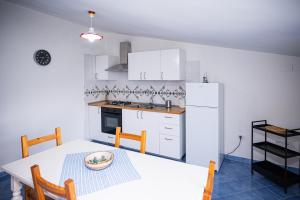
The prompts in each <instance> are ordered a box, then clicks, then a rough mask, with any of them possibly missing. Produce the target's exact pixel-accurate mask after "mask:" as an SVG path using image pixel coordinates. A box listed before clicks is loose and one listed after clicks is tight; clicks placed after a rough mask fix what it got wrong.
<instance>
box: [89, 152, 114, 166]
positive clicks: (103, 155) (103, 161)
mask: <svg viewBox="0 0 300 200" xmlns="http://www.w3.org/2000/svg"><path fill="white" fill-rule="evenodd" d="M113 160H114V154H113V153H112V152H110V151H97V152H94V153H91V154H88V155H87V156H85V158H84V163H85V166H86V167H88V168H89V169H92V170H101V169H105V168H107V167H108V166H109V165H110V164H111V163H112V162H113Z"/></svg>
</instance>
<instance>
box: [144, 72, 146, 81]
mask: <svg viewBox="0 0 300 200" xmlns="http://www.w3.org/2000/svg"><path fill="white" fill-rule="evenodd" d="M144 80H146V72H144Z"/></svg>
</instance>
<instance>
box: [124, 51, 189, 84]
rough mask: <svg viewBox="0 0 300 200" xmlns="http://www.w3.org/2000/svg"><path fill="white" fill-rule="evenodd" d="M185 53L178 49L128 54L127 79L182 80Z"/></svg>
mask: <svg viewBox="0 0 300 200" xmlns="http://www.w3.org/2000/svg"><path fill="white" fill-rule="evenodd" d="M184 68H185V54H184V52H183V51H182V50H180V49H169V50H157V51H145V52H136V53H130V54H128V79H129V80H184V77H185V70H184Z"/></svg>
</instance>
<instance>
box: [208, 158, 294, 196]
mask: <svg viewBox="0 0 300 200" xmlns="http://www.w3.org/2000/svg"><path fill="white" fill-rule="evenodd" d="M214 181H215V182H214V192H213V200H220V199H222V200H227V199H230V200H236V199H239V200H250V199H255V200H269V199H270V200H271V199H272V200H296V199H297V200H300V187H299V185H298V184H295V185H293V186H290V187H289V188H288V192H287V194H285V193H284V190H283V188H282V187H279V186H277V185H275V184H274V183H273V182H271V181H269V180H268V179H265V178H264V177H263V176H261V175H260V174H258V173H256V172H254V175H252V174H251V165H250V163H245V162H239V161H234V160H231V159H225V160H224V162H223V164H222V167H221V169H220V170H219V172H218V173H216V175H215V180H214Z"/></svg>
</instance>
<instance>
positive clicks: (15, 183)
mask: <svg viewBox="0 0 300 200" xmlns="http://www.w3.org/2000/svg"><path fill="white" fill-rule="evenodd" d="M10 189H11V191H12V198H11V200H22V199H23V197H22V194H21V189H22V183H21V182H20V181H19V180H18V179H16V178H15V177H13V176H11V183H10Z"/></svg>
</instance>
